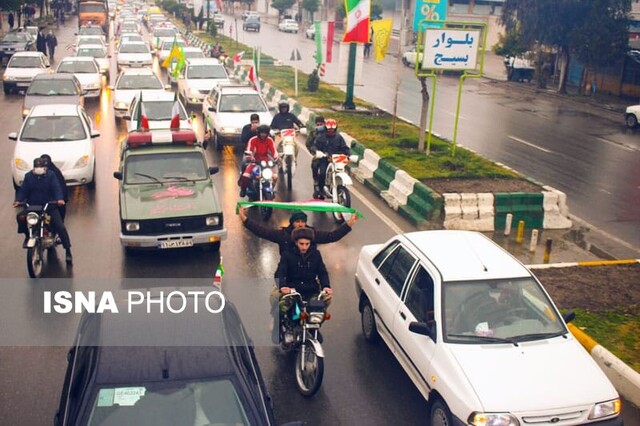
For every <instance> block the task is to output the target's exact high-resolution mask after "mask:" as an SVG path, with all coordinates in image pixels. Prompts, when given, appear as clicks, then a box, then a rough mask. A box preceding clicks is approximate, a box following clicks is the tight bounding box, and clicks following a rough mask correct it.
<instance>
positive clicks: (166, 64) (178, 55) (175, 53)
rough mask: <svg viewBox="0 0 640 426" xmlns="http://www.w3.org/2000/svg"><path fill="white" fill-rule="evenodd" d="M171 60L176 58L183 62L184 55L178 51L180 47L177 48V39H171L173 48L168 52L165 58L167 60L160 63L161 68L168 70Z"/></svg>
mask: <svg viewBox="0 0 640 426" xmlns="http://www.w3.org/2000/svg"><path fill="white" fill-rule="evenodd" d="M173 58H177V59H180V58H182V59H183V60H184V53H183V52H182V51H181V50H180V46H178V39H177V37H174V38H173V46H172V47H171V52H169V56H167V58H166V59H165V60H164V61H162V67H164V68H169V65H170V64H171V60H172V59H173Z"/></svg>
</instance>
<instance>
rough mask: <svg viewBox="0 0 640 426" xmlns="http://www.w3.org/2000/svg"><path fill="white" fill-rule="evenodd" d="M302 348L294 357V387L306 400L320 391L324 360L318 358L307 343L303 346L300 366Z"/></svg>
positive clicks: (311, 346)
mask: <svg viewBox="0 0 640 426" xmlns="http://www.w3.org/2000/svg"><path fill="white" fill-rule="evenodd" d="M302 354H303V351H302V348H301V349H300V350H299V351H298V353H297V355H296V362H295V368H296V387H297V388H298V391H299V392H300V393H301V394H302V396H305V397H307V398H309V397H312V396H313V395H315V394H316V392H318V390H319V389H320V385H322V378H323V377H324V359H323V358H320V357H319V356H318V355H317V354H316V351H315V350H314V348H313V345H311V344H310V342H309V341H307V343H306V345H305V346H304V359H305V361H304V366H303V365H301V364H302Z"/></svg>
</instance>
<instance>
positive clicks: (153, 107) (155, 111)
mask: <svg viewBox="0 0 640 426" xmlns="http://www.w3.org/2000/svg"><path fill="white" fill-rule="evenodd" d="M143 103H144V112H145V113H146V115H147V118H148V119H149V121H160V120H171V118H173V115H172V114H171V110H172V109H173V103H174V101H173V100H169V101H143ZM137 113H138V110H137V109H136V114H137ZM134 117H137V115H134ZM186 119H187V114H186V113H185V112H184V109H183V108H180V120H186Z"/></svg>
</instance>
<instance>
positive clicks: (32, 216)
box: [27, 212, 40, 226]
mask: <svg viewBox="0 0 640 426" xmlns="http://www.w3.org/2000/svg"><path fill="white" fill-rule="evenodd" d="M39 221H40V215H39V214H38V213H36V212H29V213H27V224H28V225H29V226H34V225H37V224H38V222H39Z"/></svg>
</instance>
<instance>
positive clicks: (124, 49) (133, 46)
mask: <svg viewBox="0 0 640 426" xmlns="http://www.w3.org/2000/svg"><path fill="white" fill-rule="evenodd" d="M119 53H149V49H148V48H147V45H145V44H138V43H127V44H123V45H122V46H120V50H119Z"/></svg>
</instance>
